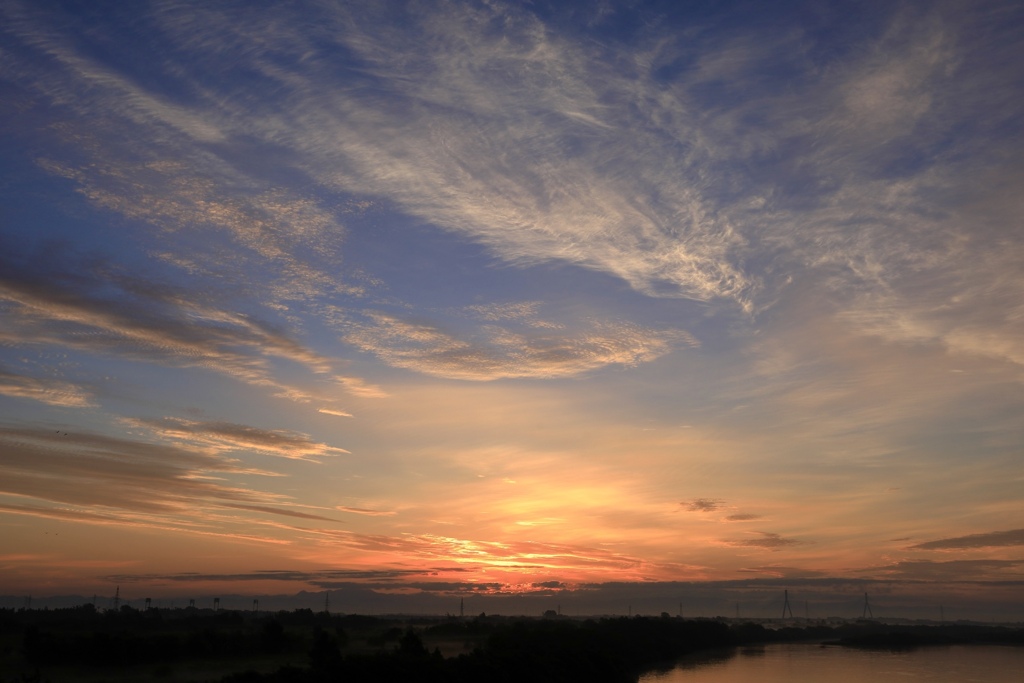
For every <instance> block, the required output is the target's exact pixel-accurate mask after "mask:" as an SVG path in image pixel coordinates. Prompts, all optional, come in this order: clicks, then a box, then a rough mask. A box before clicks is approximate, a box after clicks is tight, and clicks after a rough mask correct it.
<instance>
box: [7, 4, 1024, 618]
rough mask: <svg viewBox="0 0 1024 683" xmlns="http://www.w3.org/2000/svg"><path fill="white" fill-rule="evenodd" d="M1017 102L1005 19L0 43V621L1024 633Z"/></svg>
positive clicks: (298, 8) (89, 27)
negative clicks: (712, 625)
mask: <svg viewBox="0 0 1024 683" xmlns="http://www.w3.org/2000/svg"><path fill="white" fill-rule="evenodd" d="M1022 92H1024V4H1021V3H1020V2H1017V1H1015V0H1006V1H984V0H977V1H970V2H968V1H963V2H957V1H952V2H943V1H936V2H931V1H928V2H923V1H922V2H902V3H901V2H891V1H888V0H886V1H879V2H871V1H867V2H852V1H850V2H834V1H828V2H826V1H824V0H820V1H817V2H778V3H775V2H773V3H764V2H710V1H705V2H696V1H695V2H643V1H640V2H619V1H616V0H612V1H608V2H576V3H568V2H561V1H555V0H550V1H542V2H501V1H498V0H488V1H480V2H469V1H467V2H443V1H441V0H434V1H425V2H410V3H400V2H369V1H367V2H343V1H339V0H321V1H310V2H306V1H301V2H270V1H267V2H251V1H244V2H243V1H237V2H234V1H232V2H226V1H225V2H187V1H184V0H173V1H172V0H168V1H152V2H148V1H145V2H144V1H141V0H140V1H139V2H95V1H88V2H85V1H70V0H69V1H66V2H58V1H49V0H24V1H18V0H0V594H3V595H6V596H13V597H12V598H11V599H15V598H16V599H17V600H21V596H25V595H29V594H31V595H35V596H55V595H64V594H77V595H90V596H91V595H92V594H98V595H100V596H104V597H103V600H107V599H108V598H109V596H112V595H113V594H114V592H115V590H117V589H118V587H119V590H120V593H121V595H122V596H123V597H128V598H134V599H140V598H141V597H142V596H144V595H145V596H152V597H154V598H159V599H163V600H167V601H171V600H179V601H180V600H184V599H187V598H200V597H202V596H212V595H219V594H237V595H271V594H277V595H290V594H295V593H298V592H299V591H307V592H311V593H316V594H317V595H321V594H322V592H323V591H325V590H330V591H332V592H331V601H332V606H337V609H338V610H340V611H345V610H348V611H374V610H377V611H381V610H391V611H401V610H406V611H434V612H436V611H438V610H442V611H443V610H444V609H446V608H447V609H452V610H453V609H457V608H458V604H459V600H460V599H462V600H464V601H465V604H466V609H467V610H469V609H473V610H474V612H478V611H481V610H482V609H486V610H487V611H489V612H490V611H503V612H506V613H511V612H516V611H524V612H532V611H535V610H537V609H541V608H546V607H544V606H545V605H549V606H551V608H554V607H553V605H554V604H559V605H562V606H563V607H566V606H570V605H571V606H572V609H574V610H576V611H582V612H588V611H601V612H619V613H626V612H627V610H634V611H642V610H647V611H653V612H657V611H661V610H666V611H670V612H673V613H675V612H676V610H677V609H678V610H680V611H682V612H684V613H689V614H691V615H692V614H697V613H703V614H707V615H709V616H710V615H713V614H726V615H732V614H733V612H734V609H735V608H734V603H742V605H743V609H744V610H745V611H746V612H747V613H748V614H751V615H762V614H763V615H764V616H775V615H776V611H777V610H778V609H781V604H782V603H781V599H782V590H783V589H786V590H789V591H790V595H791V596H794V599H797V600H799V603H798V604H799V605H800V608H799V609H798V611H800V610H804V609H807V610H808V611H810V612H813V611H815V610H816V609H819V616H823V615H824V614H823V613H824V612H826V611H827V612H828V613H836V614H841V615H845V616H859V614H860V609H861V606H862V604H863V593H864V592H869V593H871V596H872V602H873V605H875V606H876V608H875V612H876V613H877V612H884V611H885V610H886V609H888V610H889V613H890V614H892V615H899V614H905V615H907V616H931V615H933V614H934V616H936V617H937V616H938V614H939V612H938V609H939V608H938V605H940V604H943V605H945V610H946V616H948V617H951V618H956V617H961V616H963V617H967V616H970V617H979V618H982V617H983V618H1013V619H1017V620H1024V225H1022V216H1024V132H1022V131H1024V123H1022V122H1024V95H1022ZM204 599H205V598H204ZM805 601H806V602H809V604H810V607H809V608H808V607H807V605H806V604H805ZM18 604H20V603H18ZM103 604H104V605H105V604H106V603H105V602H104V603H103ZM816 605H821V607H820V608H817V607H816ZM826 605H827V607H826ZM445 606H447V607H445ZM844 610H845V612H844ZM901 610H902V612H901Z"/></svg>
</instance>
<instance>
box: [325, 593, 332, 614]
mask: <svg viewBox="0 0 1024 683" xmlns="http://www.w3.org/2000/svg"><path fill="white" fill-rule="evenodd" d="M330 613H331V591H324V614H330Z"/></svg>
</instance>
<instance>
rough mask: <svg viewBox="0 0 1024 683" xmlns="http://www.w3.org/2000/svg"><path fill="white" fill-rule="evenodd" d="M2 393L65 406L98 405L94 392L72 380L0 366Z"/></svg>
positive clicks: (82, 406) (0, 391) (86, 406)
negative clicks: (6, 368) (24, 373)
mask: <svg viewBox="0 0 1024 683" xmlns="http://www.w3.org/2000/svg"><path fill="white" fill-rule="evenodd" d="M0 394H3V395H4V396H15V397H18V398H27V399H31V400H33V401H39V402H41V403H46V404H48V405H51V406H61V407H64V408H89V407H91V406H94V405H96V403H95V401H94V400H93V396H92V393H91V392H89V391H87V390H86V389H84V388H83V387H80V386H78V385H76V384H73V383H71V382H65V381H62V380H59V379H53V378H49V377H30V376H28V375H22V374H18V373H14V372H8V371H6V370H4V369H3V368H2V367H0Z"/></svg>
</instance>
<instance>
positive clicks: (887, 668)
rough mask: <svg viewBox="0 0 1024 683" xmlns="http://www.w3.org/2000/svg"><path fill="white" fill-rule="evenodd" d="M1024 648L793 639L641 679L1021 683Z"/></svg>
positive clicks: (700, 659) (660, 682)
mask: <svg viewBox="0 0 1024 683" xmlns="http://www.w3.org/2000/svg"><path fill="white" fill-rule="evenodd" d="M1022 672H1024V648H1015V647H999V646H990V645H961V646H951V647H923V648H919V649H916V650H910V651H903V652H880V651H876V650H857V649H852V648H845V647H839V646H826V645H808V644H799V645H794V644H789V645H767V646H764V647H748V648H742V649H740V650H736V651H729V652H714V653H704V654H702V655H700V656H693V657H687V658H685V659H683V660H681V661H680V662H679V663H678V664H677V665H676V666H675V668H672V669H668V670H662V671H654V672H651V673H648V674H645V675H644V676H641V677H640V681H641V683H755V682H756V683H791V682H792V681H815V682H817V683H879V682H880V681H908V682H913V681H933V682H937V683H1020V681H1022V680H1024V674H1022Z"/></svg>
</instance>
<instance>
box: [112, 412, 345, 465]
mask: <svg viewBox="0 0 1024 683" xmlns="http://www.w3.org/2000/svg"><path fill="white" fill-rule="evenodd" d="M123 422H125V423H126V424H128V425H130V426H133V427H142V428H145V429H147V430H149V431H150V432H152V433H153V434H155V435H156V436H158V437H160V438H162V439H167V440H171V441H176V442H178V443H182V444H186V445H188V446H193V447H195V446H198V447H200V448H201V449H203V450H208V451H209V452H212V453H232V452H238V451H243V452H244V451H256V452H259V453H266V454H268V455H276V456H279V457H282V458H292V459H296V460H315V459H317V458H322V457H326V456H336V455H343V454H346V453H348V451H346V450H345V449H344V448H337V447H335V446H329V445H327V444H325V443H320V442H317V441H313V440H312V439H311V438H310V437H309V436H308V435H306V434H299V433H298V432H292V431H287V430H281V429H278V430H273V429H261V428H258V427H252V426H249V425H242V424H235V423H231V422H203V421H199V420H186V419H183V418H175V417H165V418H159V419H150V418H124V419H123Z"/></svg>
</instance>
